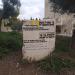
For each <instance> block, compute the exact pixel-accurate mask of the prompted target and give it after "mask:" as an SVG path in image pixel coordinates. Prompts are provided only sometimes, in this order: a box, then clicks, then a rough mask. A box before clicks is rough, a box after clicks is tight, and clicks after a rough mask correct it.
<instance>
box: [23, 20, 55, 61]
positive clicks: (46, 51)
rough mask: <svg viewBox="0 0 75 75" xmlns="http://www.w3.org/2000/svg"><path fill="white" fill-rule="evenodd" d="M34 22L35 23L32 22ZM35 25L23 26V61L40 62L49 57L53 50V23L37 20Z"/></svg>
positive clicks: (51, 21) (52, 21)
mask: <svg viewBox="0 0 75 75" xmlns="http://www.w3.org/2000/svg"><path fill="white" fill-rule="evenodd" d="M34 22H36V21H35V20H34ZM37 23H38V24H37ZM37 23H36V25H30V24H29V25H26V24H23V27H22V30H23V48H22V53H23V59H27V60H31V61H38V60H41V59H43V58H44V57H46V56H48V55H50V53H51V52H53V50H54V48H55V37H56V26H55V21H54V20H53V19H44V20H39V21H38V22H37Z"/></svg>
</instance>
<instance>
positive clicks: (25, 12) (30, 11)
mask: <svg viewBox="0 0 75 75" xmlns="http://www.w3.org/2000/svg"><path fill="white" fill-rule="evenodd" d="M1 1H2V0H0V8H2V6H1V5H2V2H1ZM20 2H21V7H20V14H19V16H18V18H19V19H21V20H22V19H30V18H31V17H32V18H44V0H20Z"/></svg>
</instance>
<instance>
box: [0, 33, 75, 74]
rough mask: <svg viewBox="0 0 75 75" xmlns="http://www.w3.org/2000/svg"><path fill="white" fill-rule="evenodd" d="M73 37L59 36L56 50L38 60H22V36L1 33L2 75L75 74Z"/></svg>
mask: <svg viewBox="0 0 75 75" xmlns="http://www.w3.org/2000/svg"><path fill="white" fill-rule="evenodd" d="M72 41H74V40H72V38H69V37H62V36H57V38H56V47H55V51H54V52H53V53H52V54H51V55H50V56H48V57H46V58H44V59H43V60H41V61H38V62H32V63H28V61H27V60H22V50H21V47H22V36H21V35H20V34H19V33H15V32H12V33H0V75H75V49H74V48H72Z"/></svg>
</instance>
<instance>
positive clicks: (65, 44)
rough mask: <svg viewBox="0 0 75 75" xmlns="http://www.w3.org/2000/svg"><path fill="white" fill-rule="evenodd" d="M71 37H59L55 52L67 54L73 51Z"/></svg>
mask: <svg viewBox="0 0 75 75" xmlns="http://www.w3.org/2000/svg"><path fill="white" fill-rule="evenodd" d="M71 42H72V38H71V37H64V36H57V37H56V46H55V51H57V52H61V51H62V52H67V51H70V50H71Z"/></svg>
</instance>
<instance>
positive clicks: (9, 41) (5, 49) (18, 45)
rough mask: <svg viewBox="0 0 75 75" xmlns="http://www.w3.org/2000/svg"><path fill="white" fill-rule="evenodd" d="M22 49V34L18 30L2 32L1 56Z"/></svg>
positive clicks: (0, 42)
mask: <svg viewBox="0 0 75 75" xmlns="http://www.w3.org/2000/svg"><path fill="white" fill-rule="evenodd" d="M21 49H22V36H21V34H20V33H17V32H0V56H1V55H4V54H6V53H9V52H11V51H17V50H21Z"/></svg>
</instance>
